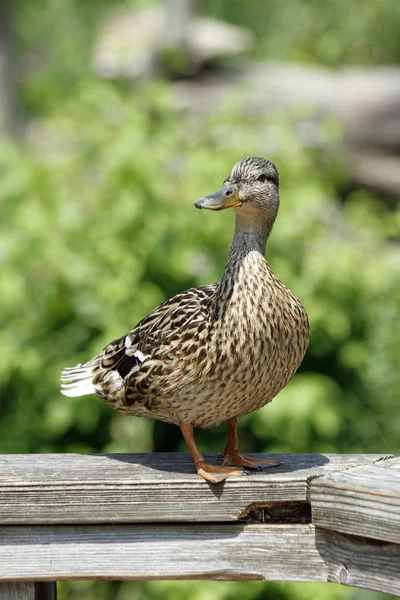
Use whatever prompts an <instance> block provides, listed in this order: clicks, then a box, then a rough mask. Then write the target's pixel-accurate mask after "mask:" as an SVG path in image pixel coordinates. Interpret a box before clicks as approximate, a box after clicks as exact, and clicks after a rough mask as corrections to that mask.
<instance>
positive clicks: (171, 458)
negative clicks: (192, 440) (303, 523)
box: [105, 452, 330, 477]
mask: <svg viewBox="0 0 400 600" xmlns="http://www.w3.org/2000/svg"><path fill="white" fill-rule="evenodd" d="M105 456H106V457H107V458H108V459H110V460H115V461H120V462H123V463H128V464H136V465H141V466H143V467H147V468H149V469H152V470H154V471H164V472H167V473H175V474H176V475H179V474H182V475H193V474H194V473H195V470H194V466H193V463H192V460H191V458H190V455H189V453H188V452H151V453H148V454H106V455H105ZM249 456H253V457H260V458H269V459H272V460H277V461H278V462H280V465H279V466H278V467H269V468H266V469H262V470H260V471H246V473H248V475H249V476H250V475H251V477H259V476H262V475H265V474H266V473H268V474H272V473H273V474H275V475H277V474H283V473H293V472H298V471H305V470H310V469H315V468H316V467H321V466H323V465H326V464H328V463H329V462H330V459H329V457H328V456H326V455H324V454H249ZM204 457H205V459H206V461H207V462H208V463H210V464H213V465H219V464H221V461H220V460H219V458H218V454H216V453H204Z"/></svg>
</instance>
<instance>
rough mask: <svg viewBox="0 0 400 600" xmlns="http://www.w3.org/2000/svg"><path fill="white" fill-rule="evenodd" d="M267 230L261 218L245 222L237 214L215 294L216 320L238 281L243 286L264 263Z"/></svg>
mask: <svg viewBox="0 0 400 600" xmlns="http://www.w3.org/2000/svg"><path fill="white" fill-rule="evenodd" d="M271 227H272V225H270V224H269V222H268V221H267V220H265V219H258V220H255V219H254V218H253V219H249V218H246V217H244V216H239V215H238V214H237V216H236V227H235V234H234V236H233V240H232V243H231V247H230V250H229V255H228V261H227V263H226V266H225V270H224V273H223V276H222V279H221V283H220V285H219V287H218V291H217V295H216V306H215V308H216V316H217V317H221V316H222V315H223V314H225V311H226V309H227V308H228V306H229V304H230V300H231V297H232V294H233V293H234V290H235V288H237V287H238V285H239V286H240V285H241V282H242V283H243V284H244V285H245V284H246V280H248V278H249V277H250V278H251V275H252V271H257V272H258V270H259V265H260V263H264V264H265V258H264V254H265V248H266V244H267V239H268V236H269V234H270V231H271ZM237 292H239V290H237ZM239 293H240V292H239Z"/></svg>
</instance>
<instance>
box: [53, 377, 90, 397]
mask: <svg viewBox="0 0 400 600" xmlns="http://www.w3.org/2000/svg"><path fill="white" fill-rule="evenodd" d="M61 393H62V394H64V396H70V397H74V396H87V395H88V394H95V393H96V392H95V389H94V385H93V384H92V379H90V380H86V381H81V382H80V384H79V385H76V384H73V383H67V384H63V385H62V386H61Z"/></svg>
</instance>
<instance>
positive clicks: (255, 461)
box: [219, 417, 280, 471]
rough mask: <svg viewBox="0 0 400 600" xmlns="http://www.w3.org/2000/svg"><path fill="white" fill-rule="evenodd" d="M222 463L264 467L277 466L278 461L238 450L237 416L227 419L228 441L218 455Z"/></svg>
mask: <svg viewBox="0 0 400 600" xmlns="http://www.w3.org/2000/svg"><path fill="white" fill-rule="evenodd" d="M219 457H220V458H222V459H224V460H223V463H222V464H223V465H238V466H241V467H246V468H247V469H256V470H257V471H259V470H260V469H265V468H266V467H277V466H278V465H279V464H280V463H279V462H277V461H276V460H269V459H268V458H253V457H251V456H246V455H245V454H241V453H240V452H239V440H238V435H237V418H236V417H234V418H233V419H229V421H228V442H227V444H226V448H225V450H224V451H223V452H221V454H220V455H219Z"/></svg>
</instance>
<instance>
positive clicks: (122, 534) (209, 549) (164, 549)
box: [0, 523, 327, 581]
mask: <svg viewBox="0 0 400 600" xmlns="http://www.w3.org/2000/svg"><path fill="white" fill-rule="evenodd" d="M32 579H40V580H45V579H52V580H54V579H57V580H62V579H115V580H125V579H141V580H144V579H233V580H240V579H264V580H268V581H271V580H282V579H283V580H286V581H293V580H296V581H326V580H327V569H326V565H325V563H324V560H323V559H322V558H321V556H320V554H319V551H318V550H317V548H316V544H315V530H314V527H313V526H312V525H245V524H239V523H236V524H235V523H231V524H226V525H220V524H217V523H213V524H212V525H200V524H197V525H195V524H194V525H186V524H179V525H178V524H169V525H167V524H163V525H161V524H160V525H140V524H138V525H115V526H113V525H108V526H106V527H101V526H98V525H88V526H86V527H85V526H72V525H64V526H58V525H56V526H52V527H44V526H35V527H24V526H19V527H0V580H32Z"/></svg>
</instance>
